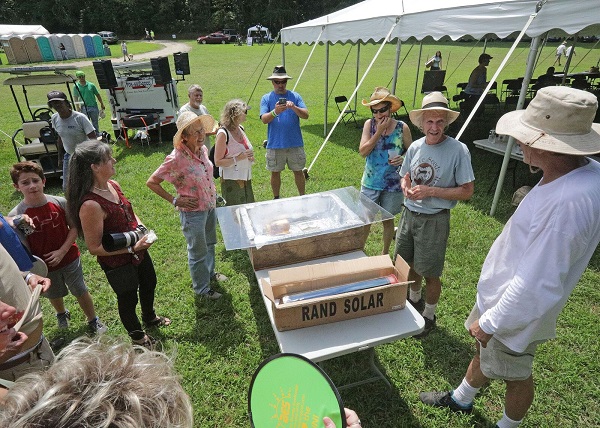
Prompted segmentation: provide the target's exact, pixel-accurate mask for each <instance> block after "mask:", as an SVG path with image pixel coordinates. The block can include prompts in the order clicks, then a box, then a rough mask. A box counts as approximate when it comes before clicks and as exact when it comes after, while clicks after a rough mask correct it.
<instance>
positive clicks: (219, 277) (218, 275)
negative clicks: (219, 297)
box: [212, 272, 229, 282]
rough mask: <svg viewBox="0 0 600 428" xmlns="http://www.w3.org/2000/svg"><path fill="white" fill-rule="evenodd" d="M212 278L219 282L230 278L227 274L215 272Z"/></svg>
mask: <svg viewBox="0 0 600 428" xmlns="http://www.w3.org/2000/svg"><path fill="white" fill-rule="evenodd" d="M212 279H214V280H215V281H217V282H223V281H227V280H228V279H229V278H228V277H227V276H225V275H223V274H222V273H218V272H217V273H215V274H214V275H213V277H212Z"/></svg>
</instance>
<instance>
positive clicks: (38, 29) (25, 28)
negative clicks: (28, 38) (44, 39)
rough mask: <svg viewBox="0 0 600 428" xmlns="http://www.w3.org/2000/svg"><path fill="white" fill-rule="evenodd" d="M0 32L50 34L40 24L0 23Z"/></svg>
mask: <svg viewBox="0 0 600 428" xmlns="http://www.w3.org/2000/svg"><path fill="white" fill-rule="evenodd" d="M0 34H2V35H11V34H50V33H49V32H48V30H46V29H45V28H44V27H42V26H41V25H6V24H0Z"/></svg>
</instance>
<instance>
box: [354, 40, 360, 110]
mask: <svg viewBox="0 0 600 428" xmlns="http://www.w3.org/2000/svg"><path fill="white" fill-rule="evenodd" d="M359 68H360V41H357V42H356V78H355V81H354V87H355V88H356V87H357V86H358V69H359ZM357 106H358V97H354V110H356V107H357Z"/></svg>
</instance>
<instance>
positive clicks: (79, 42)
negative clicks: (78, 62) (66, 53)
mask: <svg viewBox="0 0 600 428" xmlns="http://www.w3.org/2000/svg"><path fill="white" fill-rule="evenodd" d="M69 36H71V39H72V40H73V46H74V47H75V56H76V57H77V58H85V57H86V56H87V55H86V54H85V46H83V39H82V38H81V34H69Z"/></svg>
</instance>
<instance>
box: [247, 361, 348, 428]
mask: <svg viewBox="0 0 600 428" xmlns="http://www.w3.org/2000/svg"><path fill="white" fill-rule="evenodd" d="M248 412H249V414H250V422H251V424H252V427H255V428H317V427H319V428H320V427H322V426H323V417H324V416H329V417H330V418H331V419H332V420H333V422H335V426H336V427H341V428H345V427H346V418H345V416H344V415H345V414H344V405H343V403H342V399H341V398H340V394H339V393H338V391H337V389H336V387H335V385H334V384H333V382H331V379H329V377H328V376H327V374H325V372H324V371H323V370H321V368H320V367H319V366H317V365H316V364H315V363H313V362H312V361H310V360H309V359H308V358H305V357H303V356H302V355H297V354H278V355H274V356H272V357H270V358H267V359H266V360H265V361H263V362H262V363H261V364H260V366H259V367H258V369H256V372H255V373H254V376H253V377H252V382H251V383H250V390H249V391H248Z"/></svg>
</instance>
